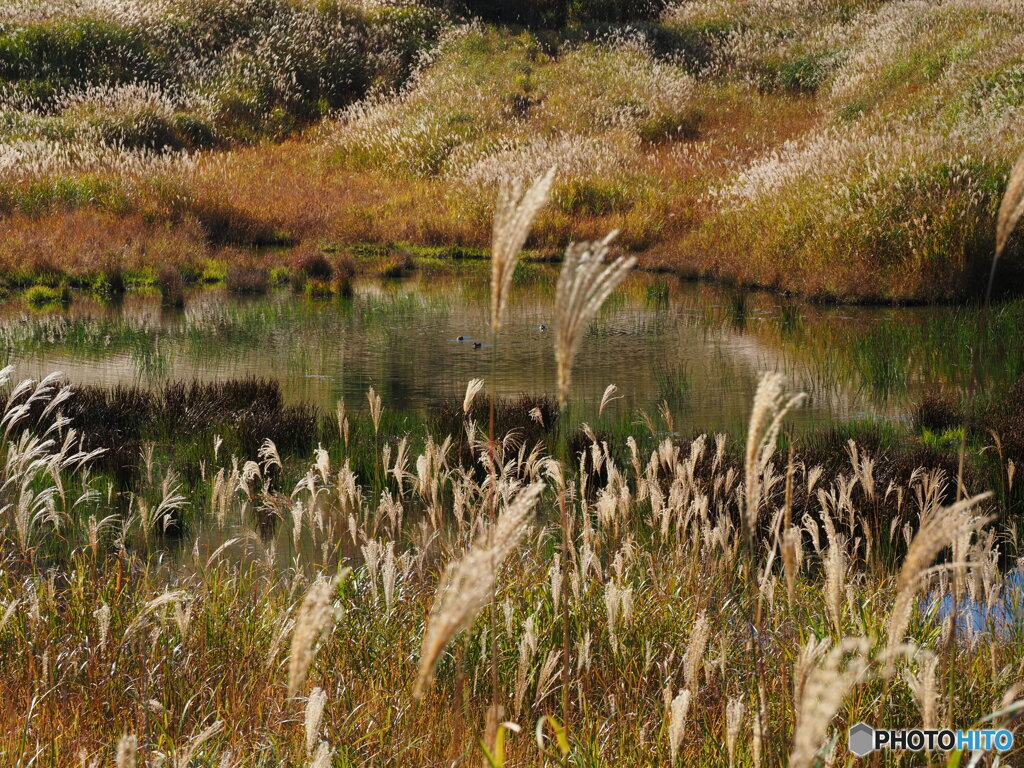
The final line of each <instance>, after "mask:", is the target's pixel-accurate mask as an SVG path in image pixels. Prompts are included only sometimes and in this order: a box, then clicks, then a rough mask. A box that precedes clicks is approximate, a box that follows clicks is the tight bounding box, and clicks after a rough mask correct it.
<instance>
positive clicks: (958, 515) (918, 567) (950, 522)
mask: <svg viewBox="0 0 1024 768" xmlns="http://www.w3.org/2000/svg"><path fill="white" fill-rule="evenodd" d="M989 496H991V494H990V493H984V494H981V495H979V496H974V497H973V498H970V499H964V500H963V501H959V502H957V503H956V504H953V505H952V506H949V507H938V508H935V507H933V508H932V509H931V510H930V511H927V512H925V514H924V515H923V516H922V518H921V527H920V528H919V529H918V531H917V535H916V536H914V540H913V541H912V542H910V547H909V548H908V549H907V554H906V556H905V557H904V558H903V567H902V568H901V569H900V575H899V578H898V579H897V580H896V601H895V603H894V604H893V608H892V615H891V616H890V618H889V643H888V649H889V650H890V651H892V650H893V649H894V648H896V647H897V646H898V645H899V644H901V643H902V642H903V637H904V635H906V633H907V627H908V626H909V624H910V616H911V613H912V612H913V609H914V598H915V597H916V595H917V590H918V588H919V587H920V586H921V581H922V577H923V576H924V575H925V574H926V572H927V570H928V568H929V566H931V564H932V561H934V560H935V558H936V556H937V555H938V554H939V552H941V551H942V550H943V549H945V548H946V547H948V546H949V545H950V544H952V543H953V542H954V541H956V540H957V539H959V538H960V537H961V536H964V535H966V534H970V533H972V532H973V531H976V530H977V529H978V528H980V527H981V526H983V525H984V524H985V523H987V522H988V521H989V519H990V518H988V517H985V516H981V515H975V514H974V513H973V512H974V508H975V507H977V506H978V504H980V503H981V502H982V501H984V500H985V499H987V498H988V497H989Z"/></svg>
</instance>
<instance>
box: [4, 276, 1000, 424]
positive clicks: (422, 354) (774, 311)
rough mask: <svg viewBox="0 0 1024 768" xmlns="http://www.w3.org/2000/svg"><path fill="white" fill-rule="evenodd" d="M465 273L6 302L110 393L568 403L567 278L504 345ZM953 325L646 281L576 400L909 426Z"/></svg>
mask: <svg viewBox="0 0 1024 768" xmlns="http://www.w3.org/2000/svg"><path fill="white" fill-rule="evenodd" d="M462 269H463V270H464V271H460V272H459V273H457V274H456V273H453V272H450V271H448V272H446V271H436V270H435V271H429V272H420V273H417V274H416V275H414V276H413V277H411V278H408V279H405V280H401V281H388V282H379V281H364V282H360V283H358V284H357V285H356V291H355V296H354V297H353V298H352V299H346V300H338V299H335V300H328V301H313V300H309V299H307V298H304V297H299V296H296V295H294V294H292V293H291V292H289V291H287V290H285V289H281V290H279V291H276V292H273V293H272V294H270V295H268V296H266V297H262V298H258V299H245V300H243V299H238V298H234V297H230V296H228V295H227V294H225V293H224V292H223V291H222V290H211V289H198V290H196V291H195V292H193V293H192V294H191V295H190V296H189V297H188V301H187V305H186V308H185V309H184V310H168V309H165V308H162V307H161V306H160V302H159V298H158V297H157V296H155V295H144V294H140V293H132V294H129V295H128V296H126V297H125V298H124V299H123V301H121V302H120V303H118V304H116V305H109V304H103V303H100V302H98V301H96V300H92V299H88V298H78V299H76V301H75V302H74V304H73V305H72V306H71V307H69V308H68V309H66V310H63V311H55V312H49V313H34V312H31V311H29V310H28V309H27V308H26V307H25V306H24V305H23V304H22V303H20V302H17V301H14V302H8V303H7V304H5V305H4V306H3V307H2V308H0V344H2V347H3V349H4V352H5V355H6V357H7V359H8V361H10V362H12V363H14V364H15V366H16V368H17V373H18V374H19V375H22V376H33V377H39V376H41V375H44V374H46V373H48V372H50V371H53V370H61V371H64V372H65V373H66V375H67V376H68V378H69V379H70V380H72V381H75V382H82V383H97V384H104V385H114V384H118V383H142V384H152V383H156V382H160V381H164V380H168V379H192V378H197V379H201V380H224V379H229V378H235V377H239V376H248V375H253V376H262V377H271V378H275V379H278V380H279V381H280V382H281V384H282V388H283V390H284V392H285V395H286V397H287V398H289V399H290V400H295V401H297V400H307V401H312V402H315V403H317V404H318V405H320V406H322V407H323V408H325V409H326V410H333V408H334V405H335V403H336V401H337V400H338V399H340V398H344V399H345V400H346V402H347V403H349V404H350V407H351V406H356V407H358V406H361V405H363V404H364V402H365V397H364V396H365V392H366V390H367V389H368V388H369V387H370V386H373V387H375V388H376V389H377V391H378V392H379V393H380V394H381V396H382V397H383V398H384V403H385V406H386V407H387V408H389V409H394V410H400V411H422V410H425V409H428V408H430V407H431V406H432V405H434V404H436V403H437V402H438V401H439V400H441V399H444V398H454V399H460V400H461V398H462V395H463V393H464V391H465V386H466V382H467V381H468V380H469V379H471V378H476V377H479V378H484V379H487V380H488V384H489V386H491V387H496V388H497V389H498V391H500V392H503V393H506V394H518V393H522V392H527V393H533V394H541V393H553V392H554V391H555V364H554V358H553V354H552V347H553V343H554V340H553V334H552V332H551V331H550V330H543V328H545V327H550V326H552V325H553V324H554V312H553V304H554V285H555V279H556V272H555V270H554V269H553V268H548V267H542V266H536V265H531V266H529V267H528V268H527V269H525V270H524V271H523V274H522V276H521V277H520V278H519V279H518V280H517V285H516V287H515V289H514V291H513V295H512V300H511V303H510V307H509V312H508V321H507V324H506V328H505V330H504V331H503V332H502V334H501V335H500V337H499V338H498V339H497V340H496V344H495V346H494V347H493V348H492V347H491V345H490V344H491V338H490V335H489V331H488V312H489V304H488V301H489V299H488V289H487V279H486V275H485V274H484V273H483V270H482V269H481V267H480V265H476V266H473V267H471V268H469V269H468V271H465V268H462ZM1018 314H1019V313H1018ZM950 315H954V318H953V321H952V322H954V326H952V327H954V328H955V327H957V326H955V322H956V318H955V315H956V313H955V312H954V311H953V310H948V309H943V308H938V309H931V310H927V309H872V308H831V309H829V308H823V307H816V306H811V305H802V304H799V303H797V302H794V301H792V300H789V299H783V298H779V297H773V296H768V295H765V294H737V293H735V292H733V291H728V290H724V289H718V288H714V287H710V286H707V285H700V284H693V283H686V282H682V281H678V280H675V279H673V278H668V277H665V276H661V275H648V274H636V275H634V276H633V277H631V278H630V280H629V281H627V283H626V284H625V285H624V286H623V287H622V288H621V289H620V290H619V291H618V292H617V293H616V294H615V295H614V296H613V297H612V298H611V300H609V302H608V304H607V306H606V308H605V309H604V311H602V313H601V314H600V315H599V317H598V319H597V320H596V321H595V322H594V324H593V326H592V327H591V329H590V331H589V333H588V334H587V336H586V339H585V340H584V342H583V345H582V347H581V350H580V354H579V358H578V363H577V366H576V368H575V372H574V377H573V384H574V400H575V402H576V403H577V405H578V406H579V407H580V409H581V414H580V416H581V417H582V418H587V417H588V414H589V415H592V414H593V413H594V412H595V411H596V407H597V403H598V402H599V400H600V397H601V394H602V392H603V391H604V389H605V387H606V386H607V385H608V384H612V383H613V384H616V385H617V386H618V387H619V389H620V390H621V392H622V394H623V396H624V399H623V400H622V401H618V402H617V404H616V406H615V407H616V408H618V409H619V410H620V411H621V413H622V414H623V418H626V417H629V418H632V414H634V413H635V411H636V409H638V408H643V409H645V410H647V411H648V412H654V411H656V410H657V408H658V406H659V404H660V403H661V402H662V401H667V402H668V404H669V406H670V408H671V409H672V411H673V414H674V415H675V422H676V426H677V428H679V429H681V430H684V431H685V430H689V429H701V430H735V429H738V428H739V426H740V425H741V424H742V423H743V422H744V421H745V419H746V416H747V413H748V412H749V407H750V399H751V395H752V393H753V390H754V388H755V385H756V381H757V377H758V375H759V373H760V372H761V371H764V370H781V371H783V372H785V373H786V374H787V375H789V376H790V378H791V379H792V381H793V383H794V385H795V386H798V387H800V388H802V389H804V390H805V391H807V392H808V393H809V394H810V399H809V401H808V405H807V407H806V408H804V409H803V410H802V411H801V412H800V413H799V414H797V415H796V416H795V423H796V424H797V425H798V426H799V425H800V424H807V423H808V422H812V421H813V422H817V423H820V422H821V421H822V420H828V419H848V418H851V417H861V416H885V417H891V418H898V417H901V416H902V415H903V414H905V412H906V410H907V404H908V402H909V401H910V400H911V399H912V398H913V396H914V394H915V393H916V392H917V391H919V390H920V389H921V388H922V387H923V386H925V385H926V384H927V383H928V382H929V381H930V380H931V379H934V378H944V379H948V380H951V381H952V380H953V379H955V378H956V376H957V371H959V370H960V368H959V367H958V366H961V363H960V358H961V356H962V355H961V354H960V353H959V352H957V351H956V350H955V349H953V350H952V351H946V352H940V351H938V350H941V349H942V347H943V346H948V343H947V342H948V341H949V340H950V331H949V329H948V327H947V326H948V325H949V323H950V322H951V321H950V319H949V317H950ZM1016 317H1017V315H1013V317H1012V318H1011V319H1013V320H1014V322H1016ZM969 319H970V316H969V315H967V314H964V315H962V316H961V324H962V325H964V324H967V325H969ZM936 324H938V325H939V326H940V327H936ZM943 328H946V330H943ZM459 337H463V339H464V340H463V341H458V339H459ZM474 341H475V342H479V343H480V344H479V346H477V345H476V344H474V343H473V342H474ZM953 341H956V339H955V338H954V339H953ZM929 343H930V344H933V345H934V349H932V350H929V349H928V348H927V344H929ZM966 346H968V347H969V344H968V345H966ZM908 350H909V351H908ZM943 355H945V357H943ZM492 358H493V365H494V366H495V375H494V376H493V377H492V375H491V366H492ZM1014 365H1016V364H1013V365H1011V364H1004V365H1003V369H1004V370H1006V371H1008V372H1012V371H1013V370H1015V367H1014ZM952 383H953V384H955V383H956V382H955V381H952Z"/></svg>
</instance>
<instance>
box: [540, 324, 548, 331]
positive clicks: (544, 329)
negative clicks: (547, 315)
mask: <svg viewBox="0 0 1024 768" xmlns="http://www.w3.org/2000/svg"><path fill="white" fill-rule="evenodd" d="M547 329H548V327H547V326H546V325H544V323H541V324H540V330H542V331H546V330H547Z"/></svg>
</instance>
